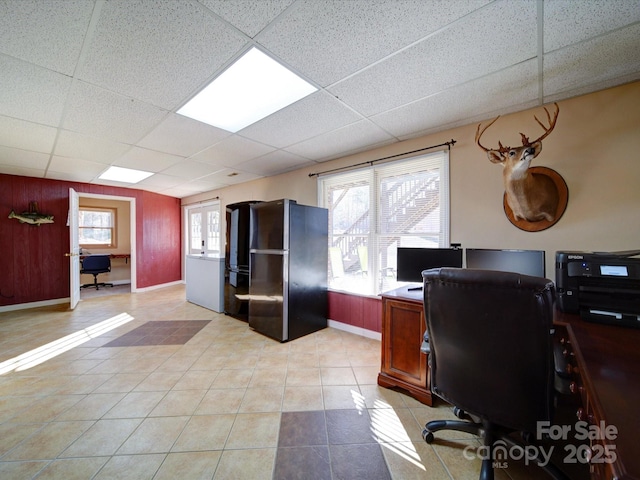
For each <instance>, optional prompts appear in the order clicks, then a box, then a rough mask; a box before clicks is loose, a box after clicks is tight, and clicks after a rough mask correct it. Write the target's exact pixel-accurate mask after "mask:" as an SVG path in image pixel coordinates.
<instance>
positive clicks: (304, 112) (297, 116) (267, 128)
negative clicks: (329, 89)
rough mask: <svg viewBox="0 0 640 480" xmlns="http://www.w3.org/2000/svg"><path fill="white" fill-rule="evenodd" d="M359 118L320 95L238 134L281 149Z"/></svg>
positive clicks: (309, 97)
mask: <svg viewBox="0 0 640 480" xmlns="http://www.w3.org/2000/svg"><path fill="white" fill-rule="evenodd" d="M361 118H362V117H360V116H359V115H357V114H356V113H354V112H353V111H351V110H350V109H348V108H346V107H345V106H344V105H343V104H341V103H340V102H339V101H338V100H337V99H335V98H334V97H332V96H331V95H328V94H327V93H325V92H323V91H320V92H317V93H314V94H312V95H309V96H308V97H305V98H303V99H302V100H299V101H297V102H296V103H294V104H293V105H290V106H288V107H286V108H283V109H282V110H280V111H279V112H276V113H274V114H272V115H270V116H268V117H267V118H265V119H264V120H261V121H259V122H257V123H254V124H253V125H250V126H248V127H247V128H245V129H243V130H241V131H240V132H239V133H240V134H241V135H242V136H243V137H247V138H251V139H252V140H256V141H258V142H262V143H266V144H267V145H273V146H274V147H276V148H284V147H286V146H288V145H293V144H294V143H299V142H301V141H303V140H306V139H308V138H312V137H315V136H317V135H319V134H321V133H324V132H326V131H327V130H333V129H336V128H340V127H343V126H344V125H348V124H349V123H353V122H356V121H358V120H360V119H361Z"/></svg>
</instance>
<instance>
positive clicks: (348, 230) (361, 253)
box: [318, 151, 449, 295]
mask: <svg viewBox="0 0 640 480" xmlns="http://www.w3.org/2000/svg"><path fill="white" fill-rule="evenodd" d="M318 182H319V185H318V192H319V195H321V197H322V198H321V199H320V201H319V204H320V205H321V206H323V207H325V208H327V209H328V210H329V266H328V269H329V287H330V288H334V289H339V290H344V291H348V292H353V293H360V294H366V295H377V294H378V293H380V292H383V291H386V290H391V289H393V288H396V287H398V286H400V285H401V284H400V283H398V282H397V281H396V252H397V248H398V247H448V246H449V153H448V151H442V152H437V153H432V154H428V155H422V156H420V157H414V158H411V159H408V160H401V161H396V162H388V163H384V164H380V165H375V166H371V167H367V168H364V169H358V170H351V171H348V172H346V173H337V174H333V175H326V176H321V177H320V178H319V180H318Z"/></svg>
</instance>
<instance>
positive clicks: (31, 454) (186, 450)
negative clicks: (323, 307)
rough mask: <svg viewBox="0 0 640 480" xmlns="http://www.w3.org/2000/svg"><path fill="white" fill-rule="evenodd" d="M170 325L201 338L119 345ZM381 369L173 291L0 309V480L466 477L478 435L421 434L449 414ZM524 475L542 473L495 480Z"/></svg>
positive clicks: (322, 341)
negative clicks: (274, 334) (263, 329)
mask: <svg viewBox="0 0 640 480" xmlns="http://www.w3.org/2000/svg"><path fill="white" fill-rule="evenodd" d="M175 321H197V324H191V325H192V326H193V325H196V327H197V328H198V331H197V332H195V331H193V332H190V333H191V334H192V336H191V337H190V338H189V339H187V338H183V339H182V341H181V342H177V343H181V344H162V345H158V344H153V345H150V344H149V343H147V344H140V345H132V346H125V344H124V343H122V342H124V340H123V339H126V338H127V336H126V334H129V333H130V332H135V331H136V329H138V328H147V327H148V326H149V325H152V326H158V327H161V326H165V327H166V326H169V325H170V324H171V323H165V324H164V325H163V324H162V322H175ZM174 325H179V326H183V325H186V324H177V323H175V324H174ZM137 338H140V337H137ZM118 342H120V343H118ZM143 343H144V342H143ZM156 343H157V342H156ZM379 366H380V342H378V341H375V340H371V339H366V338H363V337H360V336H357V335H353V334H350V333H346V332H343V331H340V330H336V329H333V328H328V329H324V330H322V331H320V332H317V333H314V334H311V335H307V336H306V337H303V338H300V339H297V340H294V341H292V342H288V343H282V344H281V343H278V342H276V341H274V340H271V339H269V338H267V337H264V336H262V335H260V334H258V333H255V332H253V331H251V330H250V329H249V328H248V326H247V324H246V323H244V322H241V321H239V320H236V319H233V318H231V317H227V316H225V315H223V314H218V313H216V312H212V311H210V310H207V309H204V308H201V307H199V306H197V305H193V304H191V303H188V302H186V301H185V290H184V286H172V287H167V288H162V289H158V290H153V291H149V292H144V293H136V294H119V295H118V294H117V295H112V296H104V297H97V298H88V299H83V300H82V301H81V302H80V304H79V305H78V307H77V308H76V309H75V310H74V311H70V310H69V309H68V305H57V306H51V307H41V308H37V309H30V310H20V311H13V312H4V313H0V478H2V479H3V480H6V479H17V480H23V479H32V478H38V479H64V480H67V479H110V478H114V479H116V478H117V479H136V480H138V479H156V480H162V479H175V478H183V479H186V480H191V479H216V480H220V479H233V480H243V479H247V480H259V479H303V480H309V479H327V480H330V479H346V480H349V479H356V480H359V479H367V480H375V479H396V480H404V479H454V480H458V479H476V478H478V472H479V467H480V463H479V460H477V459H474V460H468V459H466V458H465V456H464V455H463V452H464V449H465V447H467V446H469V447H471V448H476V447H477V446H478V445H479V444H478V443H477V440H476V439H474V438H473V437H471V436H469V435H466V434H460V433H453V432H442V433H441V434H440V435H439V436H438V437H439V440H438V441H436V442H434V443H433V444H431V445H427V444H426V443H425V442H424V441H423V440H422V437H421V431H422V426H423V425H424V423H425V422H426V421H428V420H431V419H435V418H454V417H453V414H452V413H451V411H450V408H449V407H448V406H447V405H444V404H438V405H437V406H436V407H435V408H431V407H427V406H425V405H423V404H421V403H419V402H417V401H416V400H414V399H413V398H411V397H409V396H407V395H404V394H403V393H401V392H398V391H393V390H388V389H384V388H381V387H379V386H378V385H377V383H376V377H377V373H378V371H379ZM528 478H545V477H544V476H541V475H540V474H539V473H538V471H537V470H535V469H531V468H528V469H527V468H525V467H524V466H518V465H513V466H512V465H510V467H509V469H507V470H500V471H498V472H497V475H496V479H497V480H520V479H528Z"/></svg>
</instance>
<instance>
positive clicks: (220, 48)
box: [79, 0, 247, 110]
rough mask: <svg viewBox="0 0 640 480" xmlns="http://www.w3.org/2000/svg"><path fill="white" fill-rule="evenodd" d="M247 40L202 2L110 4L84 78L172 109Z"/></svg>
mask: <svg viewBox="0 0 640 480" xmlns="http://www.w3.org/2000/svg"><path fill="white" fill-rule="evenodd" d="M246 42H247V39H246V38H245V37H243V36H242V35H241V34H240V33H239V32H237V31H236V30H234V29H232V28H230V27H229V26H227V25H226V24H224V23H223V22H221V21H219V20H218V19H216V18H215V17H214V16H213V15H211V14H210V13H208V11H207V10H206V9H205V8H204V7H203V6H202V5H198V4H197V3H192V2H177V1H173V2H166V1H165V2H158V1H146V0H111V1H109V2H105V3H104V4H103V6H102V11H101V14H100V19H99V22H98V24H97V26H96V31H95V36H94V38H93V40H92V42H91V44H90V46H89V49H88V52H87V58H86V61H85V63H84V65H82V66H81V67H80V73H79V78H81V79H83V80H86V81H87V82H90V83H93V84H96V85H100V86H102V87H104V88H108V89H110V90H113V91H115V92H118V93H121V94H123V95H128V96H132V97H135V98H138V99H140V100H143V101H146V102H149V103H151V104H153V105H157V106H161V107H163V108H166V109H169V110H172V109H175V108H176V107H178V106H179V104H180V103H181V102H184V101H186V100H187V97H189V96H191V95H193V94H194V93H195V91H196V89H199V88H201V87H202V86H203V84H204V82H205V80H206V79H208V78H210V77H211V76H212V75H213V74H214V72H216V71H217V70H218V69H220V68H221V67H222V66H223V65H224V64H225V63H226V62H227V61H228V59H229V57H230V56H231V55H234V54H237V53H238V51H239V50H240V49H241V48H242V47H243V45H245V44H246Z"/></svg>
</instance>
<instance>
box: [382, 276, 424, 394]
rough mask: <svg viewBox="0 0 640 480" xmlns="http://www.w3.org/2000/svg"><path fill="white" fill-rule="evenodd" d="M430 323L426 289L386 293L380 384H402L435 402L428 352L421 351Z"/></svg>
mask: <svg viewBox="0 0 640 480" xmlns="http://www.w3.org/2000/svg"><path fill="white" fill-rule="evenodd" d="M425 329H426V324H425V321H424V308H423V305H422V290H409V289H408V287H406V286H405V287H400V288H397V289H395V290H392V291H390V292H385V293H383V294H382V352H381V358H382V362H381V363H382V365H381V369H380V373H379V374H378V385H380V386H382V387H398V388H401V389H403V390H405V391H406V392H407V393H408V394H409V395H411V396H412V397H414V398H416V399H417V400H419V401H420V402H422V403H424V404H426V405H429V406H431V405H433V400H432V398H431V381H430V377H429V366H428V364H427V355H425V354H424V353H422V352H421V351H420V346H421V345H422V338H423V335H424V331H425Z"/></svg>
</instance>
